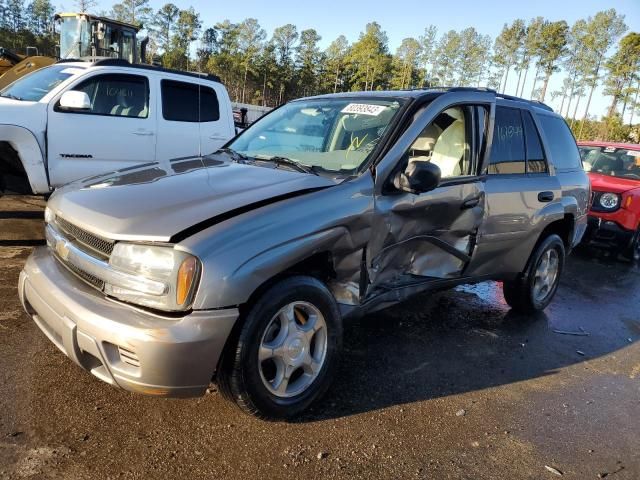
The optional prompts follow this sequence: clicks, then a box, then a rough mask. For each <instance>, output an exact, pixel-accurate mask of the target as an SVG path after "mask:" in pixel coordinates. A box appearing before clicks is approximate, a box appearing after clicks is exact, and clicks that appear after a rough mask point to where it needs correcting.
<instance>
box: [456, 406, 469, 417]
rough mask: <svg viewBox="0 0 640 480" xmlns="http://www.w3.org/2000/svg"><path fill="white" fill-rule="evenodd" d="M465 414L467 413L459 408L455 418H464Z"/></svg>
mask: <svg viewBox="0 0 640 480" xmlns="http://www.w3.org/2000/svg"><path fill="white" fill-rule="evenodd" d="M466 414H467V411H466V410H465V409H464V408H461V409H460V410H458V411H457V412H456V417H464V416H465V415H466Z"/></svg>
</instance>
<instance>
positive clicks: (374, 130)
mask: <svg viewBox="0 0 640 480" xmlns="http://www.w3.org/2000/svg"><path fill="white" fill-rule="evenodd" d="M400 106H401V100H396V99H392V100H380V99H372V98H363V99H360V100H354V99H337V98H324V99H315V100H303V101H295V102H291V103H289V104H287V105H284V106H283V107H281V108H279V109H278V110H276V111H275V112H273V113H271V114H269V115H267V116H266V117H264V118H263V119H261V120H259V121H258V122H256V123H255V124H253V125H252V126H251V127H250V128H248V129H247V130H246V131H245V132H244V133H243V134H242V135H241V136H240V137H238V138H237V139H236V140H235V141H233V142H232V143H231V144H230V145H229V147H230V148H231V149H233V150H235V151H236V152H238V153H240V154H242V155H246V156H247V157H253V158H258V159H274V160H282V158H283V157H284V159H286V160H287V161H293V162H296V163H298V164H301V165H304V166H308V167H317V168H320V169H322V170H327V171H330V172H338V173H341V174H353V173H356V172H357V171H358V169H359V168H360V166H361V165H363V164H364V163H365V162H366V161H367V159H368V158H369V156H370V155H371V152H372V151H373V150H374V148H375V147H376V145H377V144H378V143H379V142H380V140H381V139H382V138H383V137H384V135H385V134H386V132H387V130H388V127H389V125H390V124H391V122H392V121H393V119H394V117H395V116H396V114H397V113H398V111H399V110H400Z"/></svg>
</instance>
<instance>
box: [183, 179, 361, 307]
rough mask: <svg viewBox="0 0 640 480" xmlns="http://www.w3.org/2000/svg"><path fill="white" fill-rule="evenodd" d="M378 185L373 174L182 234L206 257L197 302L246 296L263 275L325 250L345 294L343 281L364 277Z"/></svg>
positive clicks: (225, 302)
mask: <svg viewBox="0 0 640 480" xmlns="http://www.w3.org/2000/svg"><path fill="white" fill-rule="evenodd" d="M372 185H373V182H372V179H371V178H370V177H368V176H367V177H366V178H360V179H357V181H356V180H354V181H352V182H348V183H346V184H341V185H337V186H335V187H331V188H327V189H325V190H321V191H317V192H314V193H309V194H306V195H303V196H301V197H296V198H292V199H288V200H283V201H281V202H277V203H275V204H271V205H268V206H265V207H262V208H258V209H256V210H252V211H250V212H246V213H244V214H242V215H239V216H238V217H234V218H231V219H227V220H225V221H224V222H221V223H219V224H216V225H213V226H211V227H209V228H207V229H205V230H203V231H201V232H199V233H197V234H194V235H193V236H192V237H190V238H188V239H185V240H184V241H182V242H181V243H180V244H179V245H178V248H181V249H184V250H185V251H188V252H190V253H193V254H194V255H196V256H198V258H200V260H201V261H202V265H203V271H202V278H201V280H200V285H199V287H198V293H197V294H196V298H195V301H194V305H193V308H194V309H198V310H200V309H211V308H223V307H228V306H231V305H241V304H243V303H246V302H247V300H249V298H250V297H251V295H252V294H253V293H254V292H255V291H256V289H258V288H259V287H260V286H262V285H263V284H264V283H265V282H267V281H269V280H270V279H272V278H274V277H276V276H278V275H280V274H282V273H283V272H285V271H287V270H290V269H291V267H292V266H294V265H297V264H300V262H303V261H305V260H308V259H310V257H313V256H314V255H315V254H325V253H326V254H328V258H329V259H330V261H331V265H328V267H330V268H331V269H332V270H333V272H332V273H335V278H334V279H333V280H335V281H336V282H338V283H339V284H340V285H341V286H342V288H341V287H340V286H336V288H337V289H338V291H334V294H335V295H336V298H341V297H342V293H344V292H342V289H343V288H344V285H345V284H346V285H349V286H351V285H352V284H354V282H355V285H357V283H358V281H359V279H360V270H361V259H362V250H363V248H364V247H365V246H366V243H367V242H368V240H369V236H370V233H371V222H372V215H373V197H372V195H371V190H372ZM310 273H311V272H310ZM336 285H337V284H336ZM332 290H333V289H332Z"/></svg>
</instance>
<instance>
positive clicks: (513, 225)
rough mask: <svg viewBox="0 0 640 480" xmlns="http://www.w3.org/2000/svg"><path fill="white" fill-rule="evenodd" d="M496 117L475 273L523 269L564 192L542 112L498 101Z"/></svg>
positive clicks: (471, 267)
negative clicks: (543, 132) (544, 136)
mask: <svg viewBox="0 0 640 480" xmlns="http://www.w3.org/2000/svg"><path fill="white" fill-rule="evenodd" d="M494 120H495V121H494V128H493V136H492V142H491V146H490V154H489V160H488V164H487V165H486V166H485V170H484V173H485V175H486V176H485V193H486V205H487V209H486V213H485V216H486V217H485V220H484V221H483V223H482V226H481V228H480V231H479V234H478V246H477V252H476V255H475V256H474V259H473V261H472V262H471V264H470V265H469V268H468V270H467V273H468V274H469V275H473V276H481V275H493V276H495V275H503V274H504V275H509V274H515V273H520V272H522V271H523V270H524V268H525V265H526V263H527V260H528V259H529V256H530V255H531V252H532V250H533V248H534V246H535V244H536V242H537V240H538V237H539V235H540V233H541V229H542V228H543V227H544V226H545V225H546V224H547V223H548V218H549V216H552V215H557V214H558V208H557V207H558V202H559V201H560V199H561V196H562V193H561V189H560V182H559V181H558V179H557V177H556V176H555V171H554V170H553V167H552V166H551V165H550V164H549V162H548V161H547V158H548V155H547V154H546V153H545V148H544V147H543V143H542V140H541V136H540V133H539V130H540V129H539V128H538V125H537V119H536V115H533V114H532V112H531V111H530V109H529V108H527V107H524V106H523V107H521V106H514V105H513V103H512V104H506V103H498V105H497V106H496V112H495V119H494ZM559 210H560V212H562V208H561V207H560V209H559ZM560 215H561V218H562V213H561V214H560Z"/></svg>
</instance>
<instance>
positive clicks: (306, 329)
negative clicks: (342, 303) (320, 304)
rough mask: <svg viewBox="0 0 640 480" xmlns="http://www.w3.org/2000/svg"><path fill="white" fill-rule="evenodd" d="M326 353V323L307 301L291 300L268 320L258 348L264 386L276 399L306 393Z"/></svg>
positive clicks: (259, 366)
mask: <svg viewBox="0 0 640 480" xmlns="http://www.w3.org/2000/svg"><path fill="white" fill-rule="evenodd" d="M326 356H327V323H326V321H325V319H324V316H323V315H322V313H321V312H320V310H319V309H318V308H317V307H316V306H315V305H313V304H311V303H308V302H300V301H296V302H291V303H289V304H287V305H285V306H284V307H282V308H281V309H280V310H279V311H278V312H277V313H276V314H275V315H274V316H273V317H272V318H271V320H270V321H269V324H268V325H267V327H266V328H265V330H264V333H263V335H262V339H261V340H260V346H259V347H258V370H259V372H260V378H261V379H262V383H263V384H264V386H265V387H266V389H267V390H268V391H269V392H270V393H271V394H273V395H275V396H276V397H279V398H290V397H294V396H296V395H300V394H301V393H303V392H305V391H306V390H307V389H308V388H309V387H310V386H311V384H312V383H313V382H314V381H315V379H316V378H317V377H318V375H319V373H320V371H321V370H322V367H323V365H324V362H325V360H326Z"/></svg>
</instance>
